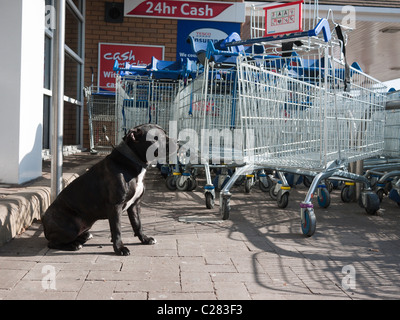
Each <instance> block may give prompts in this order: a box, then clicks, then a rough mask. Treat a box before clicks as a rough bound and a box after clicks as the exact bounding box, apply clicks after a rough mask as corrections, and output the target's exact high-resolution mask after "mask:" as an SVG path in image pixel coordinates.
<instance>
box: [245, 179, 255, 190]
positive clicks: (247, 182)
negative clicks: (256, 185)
mask: <svg viewBox="0 0 400 320" xmlns="http://www.w3.org/2000/svg"><path fill="white" fill-rule="evenodd" d="M252 185H253V178H246V180H245V181H244V192H246V193H250V191H251V187H252Z"/></svg>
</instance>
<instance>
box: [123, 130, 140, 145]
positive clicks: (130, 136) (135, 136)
mask: <svg viewBox="0 0 400 320" xmlns="http://www.w3.org/2000/svg"><path fill="white" fill-rule="evenodd" d="M142 135H143V132H142V130H141V129H140V128H134V129H130V130H129V131H128V133H127V134H126V135H125V137H123V140H124V141H125V142H129V141H130V140H131V141H134V142H138V140H139V138H140V137H141V136H142Z"/></svg>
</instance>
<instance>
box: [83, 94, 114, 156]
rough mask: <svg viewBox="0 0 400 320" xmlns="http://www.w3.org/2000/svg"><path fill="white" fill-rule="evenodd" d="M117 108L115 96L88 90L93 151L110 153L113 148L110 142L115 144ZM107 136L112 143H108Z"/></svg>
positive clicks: (91, 146)
mask: <svg viewBox="0 0 400 320" xmlns="http://www.w3.org/2000/svg"><path fill="white" fill-rule="evenodd" d="M115 106H116V105H115V94H113V93H107V92H106V93H104V92H96V91H95V90H92V89H89V90H88V92H87V107H88V114H89V134H90V149H91V150H97V151H105V152H109V151H111V148H112V147H111V144H110V142H111V143H112V144H115V142H116V141H115V134H114V133H115V132H116V131H115V129H116V127H115V120H116V117H115ZM106 135H107V136H108V137H109V139H110V142H108V141H107V139H106Z"/></svg>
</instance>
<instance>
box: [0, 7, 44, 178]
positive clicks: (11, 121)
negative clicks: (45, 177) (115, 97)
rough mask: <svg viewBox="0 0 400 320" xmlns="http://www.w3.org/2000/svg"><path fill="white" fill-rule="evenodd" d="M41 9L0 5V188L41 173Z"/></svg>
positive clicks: (42, 10)
mask: <svg viewBox="0 0 400 320" xmlns="http://www.w3.org/2000/svg"><path fill="white" fill-rule="evenodd" d="M44 5H45V1H44V0H2V1H1V2H0V43H1V46H0V70H1V71H0V183H16V184H21V183H24V182H27V181H29V180H32V179H35V178H37V177H39V176H41V174H42V161H41V152H42V121H43V68H44V14H45V11H44Z"/></svg>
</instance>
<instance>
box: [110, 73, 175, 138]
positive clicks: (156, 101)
mask: <svg viewBox="0 0 400 320" xmlns="http://www.w3.org/2000/svg"><path fill="white" fill-rule="evenodd" d="M180 85H181V81H172V80H171V81H168V80H165V81H164V80H155V79H151V78H148V77H138V76H135V77H129V76H126V77H121V76H118V77H117V90H116V92H117V98H116V101H117V131H118V136H119V138H122V136H123V135H124V134H125V132H126V130H129V129H130V128H133V127H135V126H137V125H140V124H143V123H154V124H158V125H160V126H161V127H162V128H163V129H164V130H166V131H167V132H168V129H169V120H170V113H171V107H172V106H173V103H174V101H175V98H176V95H177V93H178V91H179V87H180Z"/></svg>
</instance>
